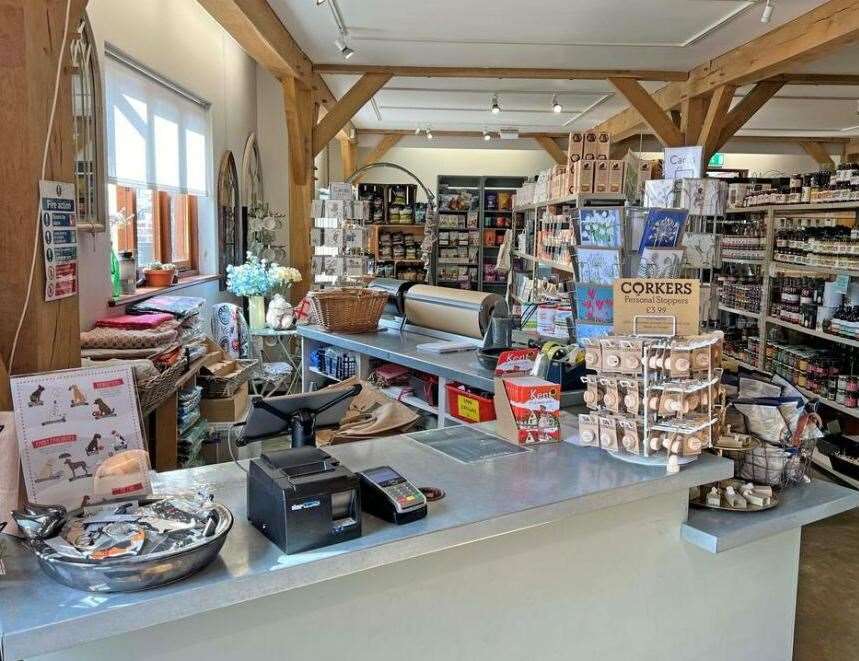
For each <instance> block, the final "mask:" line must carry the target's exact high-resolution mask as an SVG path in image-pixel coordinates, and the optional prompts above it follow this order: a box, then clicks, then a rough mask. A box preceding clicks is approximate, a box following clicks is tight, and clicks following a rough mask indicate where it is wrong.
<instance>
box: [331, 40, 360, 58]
mask: <svg viewBox="0 0 859 661" xmlns="http://www.w3.org/2000/svg"><path fill="white" fill-rule="evenodd" d="M334 45H335V46H337V50H339V51H340V54H341V55H342V56H343V59H344V60H348V59H349V58H350V57H352V56H353V55H354V54H355V51H353V50H352V49H351V48H349V45H348V44H347V43H346V40H345V39H343V37H340V38H339V39H335V40H334Z"/></svg>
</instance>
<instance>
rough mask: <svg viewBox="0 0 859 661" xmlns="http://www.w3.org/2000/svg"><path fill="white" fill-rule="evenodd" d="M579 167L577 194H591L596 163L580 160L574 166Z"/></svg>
mask: <svg viewBox="0 0 859 661" xmlns="http://www.w3.org/2000/svg"><path fill="white" fill-rule="evenodd" d="M576 165H577V166H579V167H578V168H577V169H578V170H579V177H578V190H577V191H576V192H577V193H593V192H594V175H595V174H596V161H594V160H582V161H579V163H577V164H576Z"/></svg>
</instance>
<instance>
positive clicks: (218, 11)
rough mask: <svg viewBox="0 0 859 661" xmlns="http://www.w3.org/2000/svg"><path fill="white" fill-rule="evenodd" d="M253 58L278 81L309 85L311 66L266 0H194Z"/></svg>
mask: <svg viewBox="0 0 859 661" xmlns="http://www.w3.org/2000/svg"><path fill="white" fill-rule="evenodd" d="M197 2H199V3H200V5H202V6H203V8H204V9H205V10H206V11H207V12H209V14H211V16H212V18H214V19H215V20H216V21H217V22H218V23H219V24H220V25H221V27H223V28H224V30H226V31H227V32H228V33H230V35H231V36H232V37H233V39H235V40H236V41H237V42H238V44H239V46H241V47H242V48H243V49H244V50H245V51H246V52H247V53H248V55H250V56H251V57H252V58H254V59H255V60H256V61H257V62H259V63H260V64H262V65H263V66H264V67H265V68H266V69H268V70H269V71H271V72H272V73H273V74H274V75H275V76H276V77H277V78H284V77H293V78H298V79H300V80H302V81H303V82H304V83H305V84H310V80H311V76H312V64H311V62H310V60H309V59H308V57H307V56H306V55H305V54H304V51H302V50H301V47H299V45H298V43H296V41H295V39H293V38H292V35H291V34H289V31H288V30H287V29H286V28H285V27H284V25H283V23H282V22H281V20H280V18H279V17H278V16H277V14H275V12H274V10H273V9H272V8H271V6H270V5H269V4H268V2H266V0H197Z"/></svg>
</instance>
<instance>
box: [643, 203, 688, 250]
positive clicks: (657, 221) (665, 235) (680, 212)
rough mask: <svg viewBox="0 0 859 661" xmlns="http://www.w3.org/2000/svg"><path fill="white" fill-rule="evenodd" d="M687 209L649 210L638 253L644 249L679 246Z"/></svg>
mask: <svg viewBox="0 0 859 661" xmlns="http://www.w3.org/2000/svg"><path fill="white" fill-rule="evenodd" d="M688 216H689V211H688V209H651V210H650V211H648V213H647V220H646V221H645V223H644V233H643V234H642V236H641V245H640V246H639V251H640V252H644V249H645V248H676V247H677V246H679V245H680V236H681V235H682V234H683V225H684V224H685V223H686V218H687V217H688Z"/></svg>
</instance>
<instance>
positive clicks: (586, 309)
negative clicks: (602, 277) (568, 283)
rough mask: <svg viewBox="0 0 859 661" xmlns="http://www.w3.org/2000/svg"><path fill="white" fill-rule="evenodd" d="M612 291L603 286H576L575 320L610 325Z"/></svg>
mask: <svg viewBox="0 0 859 661" xmlns="http://www.w3.org/2000/svg"><path fill="white" fill-rule="evenodd" d="M613 318H614V291H613V289H612V288H611V287H608V286H605V285H583V284H578V285H576V319H578V320H579V321H596V322H602V323H611V321H612V319H613Z"/></svg>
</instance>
